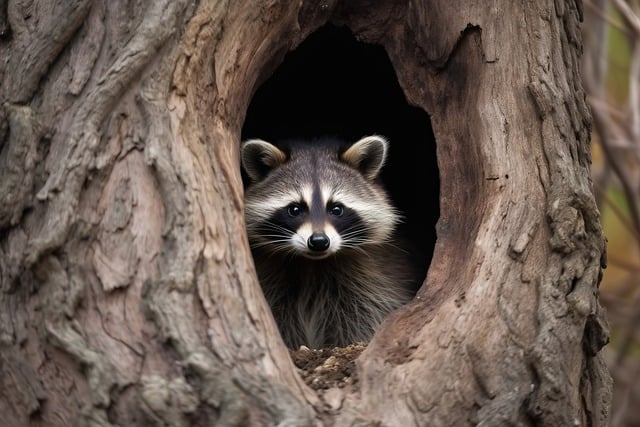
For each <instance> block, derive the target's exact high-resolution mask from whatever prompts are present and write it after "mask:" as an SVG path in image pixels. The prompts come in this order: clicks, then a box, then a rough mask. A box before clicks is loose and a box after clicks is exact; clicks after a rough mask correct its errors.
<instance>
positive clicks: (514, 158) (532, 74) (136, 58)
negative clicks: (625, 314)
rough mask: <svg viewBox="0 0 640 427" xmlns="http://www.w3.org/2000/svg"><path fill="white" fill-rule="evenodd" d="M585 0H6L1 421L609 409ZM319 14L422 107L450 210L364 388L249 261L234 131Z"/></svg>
mask: <svg viewBox="0 0 640 427" xmlns="http://www.w3.org/2000/svg"><path fill="white" fill-rule="evenodd" d="M580 7H581V6H580V4H579V2H578V3H576V2H573V1H562V0H557V1H555V2H551V1H543V2H529V3H527V4H519V5H515V4H512V2H509V1H502V2H498V3H496V4H494V5H493V7H487V6H486V3H485V2H481V1H467V2H451V1H446V2H445V1H439V0H438V1H431V2H427V1H421V2H412V3H410V4H406V3H402V4H401V3H399V2H392V1H389V2H386V1H385V2H367V1H355V2H341V3H339V2H338V1H337V0H333V1H332V0H330V1H325V2H311V1H306V2H301V3H300V4H299V3H298V2H245V1H227V2H224V1H202V2H199V3H197V4H196V3H193V2H187V1H183V0H179V1H169V0H164V1H149V2H136V3H127V2H120V1H114V2H108V3H105V2H89V1H83V0H76V1H74V2H61V1H42V2H24V1H12V2H9V3H8V5H7V13H6V16H7V25H8V26H9V27H10V32H8V31H0V37H4V38H3V39H2V41H1V45H0V49H1V55H2V58H4V59H5V60H4V61H3V62H2V74H3V85H2V116H1V117H0V118H1V119H2V126H1V127H0V137H1V139H0V141H2V142H1V143H2V145H1V146H0V148H1V152H0V198H1V201H0V230H2V231H1V233H0V252H1V254H0V280H1V282H0V285H1V286H2V291H3V292H2V293H1V294H0V305H1V306H2V308H1V309H0V316H1V318H0V328H1V330H0V337H1V341H0V349H1V350H0V355H1V358H0V368H1V371H0V372H1V376H0V378H1V379H2V384H3V387H2V392H1V393H0V413H2V414H3V417H4V419H5V421H6V422H7V425H71V424H79V425H172V426H181V425H209V424H216V425H248V424H250V425H275V424H278V423H286V424H288V425H313V424H327V425H330V424H333V423H335V424H337V425H352V424H358V425H359V424H363V425H364V424H367V425H368V424H374V423H381V424H383V425H471V424H480V425H503V424H517V425H533V424H539V425H550V426H551V425H552V426H559V425H606V423H607V418H608V409H609V405H610V387H611V384H610V379H609V375H608V373H607V371H606V369H605V365H604V363H603V360H602V356H601V355H600V353H599V352H598V351H599V350H600V348H601V347H602V346H603V345H604V344H605V343H606V341H607V339H608V333H607V327H606V320H605V316H604V313H603V312H602V309H601V308H600V305H599V303H598V299H597V285H598V283H599V276H600V274H601V263H602V261H601V260H602V259H603V256H604V238H603V235H602V230H601V228H600V223H599V214H598V210H597V207H596V205H595V203H594V199H593V195H592V192H591V181H590V177H589V166H590V154H589V136H590V115H589V111H588V109H587V106H586V104H585V100H584V93H583V90H582V87H581V85H580V75H579V66H578V57H579V54H580V50H581V41H580V33H579V31H578V28H579V21H580V19H581V10H580ZM0 16H1V15H0ZM330 20H331V21H333V22H336V23H344V24H346V25H348V26H349V28H350V29H351V30H352V31H353V32H354V33H355V34H356V35H357V36H358V37H359V38H360V39H361V40H363V41H366V42H370V43H376V44H381V45H382V46H384V48H385V49H386V51H387V53H388V54H389V57H390V59H391V61H392V63H393V65H394V68H395V70H396V73H397V75H398V79H399V81H400V84H401V86H402V88H403V89H404V92H405V95H406V97H407V99H408V100H409V102H410V103H412V104H414V105H416V106H419V107H421V108H423V109H424V110H425V111H428V112H429V113H430V114H431V119H432V123H433V129H434V134H435V137H436V140H437V144H438V152H437V156H438V165H439V171H440V182H441V189H440V194H441V200H440V212H441V216H440V220H439V222H438V225H437V234H438V240H437V243H436V247H435V252H434V256H433V259H432V262H431V267H430V270H429V272H428V275H427V279H426V281H425V284H424V286H423V287H422V289H421V291H420V292H419V294H418V296H417V297H416V299H415V300H414V301H413V302H412V303H410V304H409V305H408V306H407V307H405V308H402V309H401V310H399V311H397V312H395V313H393V314H392V315H391V316H390V317H389V319H388V321H386V322H385V323H384V324H383V325H382V327H381V328H380V330H379V331H378V333H377V335H376V336H375V338H374V340H373V341H372V342H371V343H370V344H369V346H368V348H367V349H366V350H365V351H364V353H363V354H362V355H361V356H360V357H359V359H358V379H359V381H358V383H357V386H356V387H354V388H346V389H334V390H331V391H329V392H326V393H325V394H321V395H318V394H316V393H315V392H314V391H312V390H311V389H310V388H308V387H307V386H306V385H305V384H304V382H303V381H302V380H301V379H300V377H299V375H298V374H297V372H296V370H295V368H294V366H293V364H292V362H291V360H290V358H289V356H288V353H287V351H286V349H285V348H284V346H283V344H282V342H281V340H280V339H279V337H278V333H277V329H276V327H275V324H274V322H273V319H272V318H271V315H270V312H269V308H268V307H267V305H266V303H265V302H264V299H263V297H262V295H261V292H260V288H259V284H258V282H257V279H256V277H255V272H254V270H253V264H252V260H251V255H250V251H249V248H248V246H247V240H246V234H245V232H244V223H243V217H242V207H243V204H242V182H241V178H240V170H239V161H238V148H239V138H240V130H241V126H242V122H243V119H244V115H245V112H246V110H247V106H248V104H249V102H250V100H251V96H252V94H253V92H254V91H255V89H256V88H257V86H258V84H260V83H261V82H263V81H264V80H265V79H267V78H268V77H269V75H270V74H271V73H272V72H273V70H274V69H275V68H276V67H277V65H278V64H279V63H280V62H281V61H282V59H283V57H284V55H285V53H286V52H287V51H290V50H292V49H294V48H295V47H296V46H297V45H298V44H299V43H300V42H301V41H302V40H304V38H305V37H307V36H308V35H309V34H310V33H311V32H313V31H314V30H315V29H317V28H318V27H319V26H321V25H323V24H324V23H326V22H328V21H330ZM2 25H4V24H3V23H0V28H2ZM407 149H411V148H410V147H408V148H407Z"/></svg>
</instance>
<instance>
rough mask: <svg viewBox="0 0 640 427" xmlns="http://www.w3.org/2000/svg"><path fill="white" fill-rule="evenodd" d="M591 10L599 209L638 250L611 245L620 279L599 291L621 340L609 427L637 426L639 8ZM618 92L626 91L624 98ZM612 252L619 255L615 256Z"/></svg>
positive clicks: (588, 27) (622, 3)
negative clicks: (615, 193) (614, 193)
mask: <svg viewBox="0 0 640 427" xmlns="http://www.w3.org/2000/svg"><path fill="white" fill-rule="evenodd" d="M585 5H586V8H585V12H586V13H585V23H584V26H583V41H584V55H583V57H582V61H583V64H582V65H583V67H582V69H583V84H584V88H585V91H586V92H587V101H588V102H589V105H590V106H591V110H592V114H593V123H594V144H598V145H599V147H600V148H601V149H602V154H603V162H602V164H600V165H598V166H599V167H598V168H597V173H595V172H594V176H593V178H594V188H595V189H596V194H597V195H598V198H597V201H598V204H599V206H600V208H601V209H603V208H604V207H605V206H606V208H607V209H608V210H609V212H611V213H612V214H613V215H614V219H615V220H617V221H618V223H619V224H621V225H622V226H623V227H624V229H626V230H627V231H628V236H629V237H631V240H630V242H631V245H632V246H631V247H628V246H627V247H623V249H622V251H623V252H624V253H622V254H621V253H620V249H619V248H620V247H621V246H620V245H611V242H609V247H610V251H609V260H610V261H611V262H612V264H611V265H615V266H616V267H618V268H619V269H620V270H621V272H620V273H618V274H617V275H616V276H615V277H616V282H615V283H614V284H613V285H611V284H610V287H609V288H608V289H607V288H606V287H604V288H601V290H600V294H601V296H602V302H603V304H604V305H605V306H606V307H607V311H608V312H609V313H610V316H609V317H610V321H611V328H612V332H613V335H614V337H615V338H616V339H615V340H614V344H612V345H610V346H609V347H608V352H612V353H613V354H612V356H613V357H611V358H610V359H609V360H610V362H609V368H610V370H611V373H612V375H613V378H614V399H613V408H612V416H611V421H612V423H611V425H612V426H636V425H640V411H637V410H635V408H637V407H638V406H639V405H640V382H639V381H638V380H639V378H640V357H639V356H638V354H637V351H632V349H633V350H635V349H637V348H640V328H639V327H638V326H640V277H639V276H640V275H639V274H638V272H640V261H639V260H634V259H631V260H630V258H629V254H630V253H632V254H633V253H640V13H639V12H640V1H639V0H585ZM613 37H615V38H613ZM612 40H622V41H623V42H625V43H622V44H619V45H616V44H614V43H612ZM626 42H628V45H627V43H626ZM620 89H628V92H627V93H626V96H625V94H624V92H622V91H621V90H620ZM612 189H620V190H621V192H622V195H623V197H624V199H625V200H624V202H625V203H626V205H627V206H628V212H626V210H625V209H624V208H621V204H620V203H619V202H618V201H617V200H615V201H614V200H613V199H612V197H611V196H610V194H611V193H610V192H611V190H612ZM613 246H615V247H617V248H618V251H619V252H618V253H617V254H616V253H612V252H611V248H612V247H613ZM634 246H635V247H634ZM620 270H619V271H620ZM606 278H607V276H606V275H605V279H606Z"/></svg>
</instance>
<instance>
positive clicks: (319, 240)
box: [307, 233, 331, 252]
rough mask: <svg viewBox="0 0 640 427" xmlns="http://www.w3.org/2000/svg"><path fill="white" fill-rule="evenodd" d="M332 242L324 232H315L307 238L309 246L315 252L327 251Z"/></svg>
mask: <svg viewBox="0 0 640 427" xmlns="http://www.w3.org/2000/svg"><path fill="white" fill-rule="evenodd" d="M330 243H331V242H330V240H329V237H328V236H327V235H326V234H324V233H313V234H312V235H311V236H309V240H307V246H308V247H309V249H311V250H312V251H315V252H322V251H326V250H327V249H329V244H330Z"/></svg>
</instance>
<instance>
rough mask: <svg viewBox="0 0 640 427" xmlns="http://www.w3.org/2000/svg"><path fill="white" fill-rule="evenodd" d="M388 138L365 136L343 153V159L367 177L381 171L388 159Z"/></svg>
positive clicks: (373, 176) (372, 177) (374, 175)
mask: <svg viewBox="0 0 640 427" xmlns="http://www.w3.org/2000/svg"><path fill="white" fill-rule="evenodd" d="M388 145H389V143H388V142H387V140H386V139H385V138H383V137H381V136H379V135H371V136H365V137H364V138H362V139H361V140H359V141H358V142H355V143H354V144H353V145H352V146H351V147H349V148H348V149H347V151H345V152H344V153H342V156H341V157H342V160H343V161H345V162H346V163H347V164H349V165H351V166H352V167H354V168H356V169H358V170H359V171H360V173H362V175H364V177H365V178H367V179H374V178H375V177H376V176H378V174H379V173H380V169H382V166H384V162H385V160H386V159H387V146H388Z"/></svg>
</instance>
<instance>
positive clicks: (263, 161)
mask: <svg viewBox="0 0 640 427" xmlns="http://www.w3.org/2000/svg"><path fill="white" fill-rule="evenodd" d="M240 158H241V159H242V167H244V170H245V172H247V175H249V178H251V180H252V181H260V180H261V179H262V178H264V177H265V176H266V175H267V173H269V171H270V170H272V169H273V168H275V167H276V166H279V165H281V164H283V163H284V162H285V161H286V160H287V155H286V154H285V153H284V152H283V151H282V150H280V149H279V148H278V147H276V146H275V145H273V144H270V143H268V142H267V141H263V140H261V139H249V140H247V141H245V142H243V143H242V147H241V148H240Z"/></svg>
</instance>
